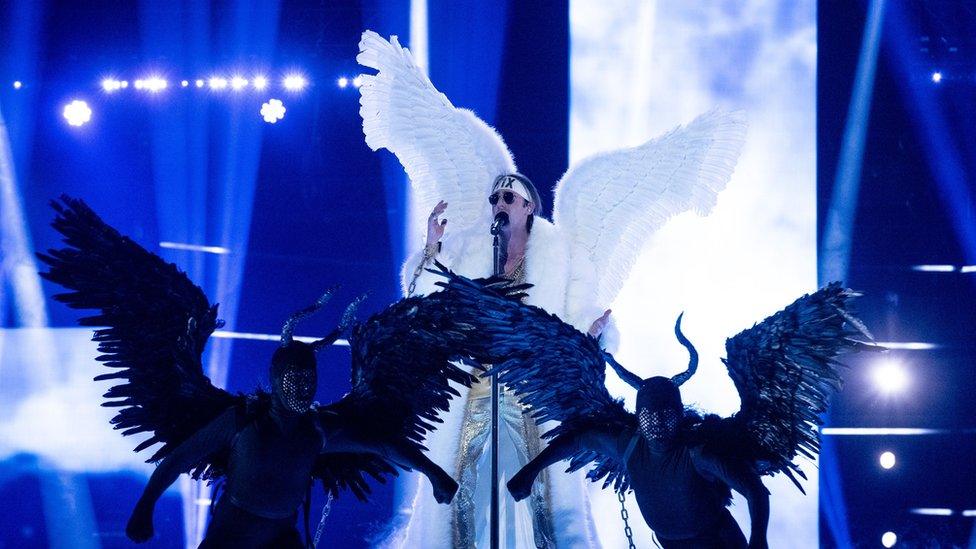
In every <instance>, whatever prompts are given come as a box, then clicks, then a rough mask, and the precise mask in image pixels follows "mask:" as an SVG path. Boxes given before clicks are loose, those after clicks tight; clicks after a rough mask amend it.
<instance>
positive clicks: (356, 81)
mask: <svg viewBox="0 0 976 549" xmlns="http://www.w3.org/2000/svg"><path fill="white" fill-rule="evenodd" d="M352 85H353V87H354V88H358V87H359V86H362V85H363V77H362V76H361V75H360V76H357V77H356V78H353V79H352Z"/></svg>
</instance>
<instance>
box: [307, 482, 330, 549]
mask: <svg viewBox="0 0 976 549" xmlns="http://www.w3.org/2000/svg"><path fill="white" fill-rule="evenodd" d="M331 512H332V492H329V499H327V500H325V505H323V506H322V518H320V519H319V525H318V527H317V528H316V529H315V540H314V541H312V547H318V546H319V539H321V538H322V532H323V531H324V530H325V519H326V518H328V517H329V513H331Z"/></svg>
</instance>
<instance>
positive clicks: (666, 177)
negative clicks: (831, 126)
mask: <svg viewBox="0 0 976 549" xmlns="http://www.w3.org/2000/svg"><path fill="white" fill-rule="evenodd" d="M745 131H746V122H745V117H744V115H743V114H742V113H741V112H735V113H726V112H721V111H717V110H713V111H710V112H708V113H705V114H703V115H701V116H699V117H698V118H696V119H695V120H694V121H693V122H692V123H691V124H688V125H687V126H685V127H683V128H682V127H678V128H675V129H673V130H671V131H670V132H668V133H666V134H664V135H662V136H660V137H658V138H656V139H652V140H650V141H648V142H646V143H644V144H642V145H639V146H637V147H634V148H630V149H620V150H617V151H612V152H609V153H604V154H598V155H594V156H591V157H589V158H587V159H585V160H583V161H582V162H580V163H579V164H577V165H576V166H574V167H573V168H572V169H570V170H569V171H568V172H566V174H565V175H564V176H563V177H562V179H560V181H559V183H558V184H557V185H556V191H555V205H554V208H553V220H554V222H555V223H556V225H557V226H558V227H559V228H560V229H561V230H563V231H566V233H567V234H568V235H569V236H570V242H571V244H572V254H573V258H572V261H573V263H574V264H576V263H577V262H579V261H587V262H588V263H589V265H590V266H591V268H592V269H593V270H594V271H595V277H596V280H595V281H594V280H590V281H589V283H590V284H593V283H595V284H596V289H597V295H596V298H597V301H595V303H598V304H600V306H603V307H606V306H609V305H610V303H611V302H612V301H613V300H614V298H616V296H617V293H618V292H619V291H620V288H621V287H622V286H623V284H624V282H625V281H626V280H627V276H628V275H629V274H630V270H631V268H632V267H633V266H634V262H635V261H636V260H637V256H638V254H639V253H640V250H641V248H642V246H643V245H644V243H645V242H647V239H648V237H650V235H651V233H653V232H654V231H656V230H657V229H658V228H660V227H661V226H662V225H663V224H664V223H665V221H667V220H668V219H670V218H671V217H672V216H674V215H676V214H679V213H681V212H684V211H687V210H694V211H696V212H697V213H699V214H700V215H704V214H707V213H708V212H709V211H710V210H711V208H712V207H713V206H714V205H715V202H716V200H717V195H718V193H719V191H721V190H722V189H724V188H725V185H726V184H727V183H728V181H729V178H730V177H731V175H732V170H733V169H734V168H735V163H736V161H737V160H738V157H739V152H740V151H741V149H742V145H743V143H744V142H745ZM581 267H582V266H581ZM592 291H593V288H592V287H590V288H589V292H592Z"/></svg>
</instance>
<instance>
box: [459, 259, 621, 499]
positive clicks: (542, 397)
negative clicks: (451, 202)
mask: <svg viewBox="0 0 976 549" xmlns="http://www.w3.org/2000/svg"><path fill="white" fill-rule="evenodd" d="M447 276H448V277H449V279H450V282H449V284H447V289H446V293H447V294H448V295H450V296H451V298H452V300H453V301H455V302H457V303H458V310H459V311H460V312H462V313H463V314H469V315H470V316H469V317H468V318H465V321H466V322H468V323H470V324H473V325H475V326H476V327H477V331H478V334H479V336H480V342H481V344H482V347H481V348H480V349H478V352H479V355H478V359H479V360H482V361H484V362H486V363H489V364H492V365H493V366H492V367H491V369H490V370H489V373H493V374H497V375H498V380H499V381H500V382H501V383H502V384H504V386H505V387H507V388H508V389H510V390H512V391H514V392H515V393H516V395H518V397H519V399H520V400H521V402H522V403H523V404H524V405H526V406H528V407H529V408H530V410H531V412H530V413H531V415H532V417H533V418H534V419H535V420H536V421H537V422H539V423H543V422H546V421H558V422H559V424H558V425H557V426H556V427H554V428H552V429H550V430H549V431H547V432H546V433H545V434H544V435H543V436H544V437H545V438H550V439H551V438H554V437H557V436H560V435H563V434H566V435H575V434H579V433H583V432H586V431H589V430H597V431H600V432H603V433H614V434H616V433H619V432H620V431H621V430H623V429H630V430H633V429H635V428H636V420H635V418H634V415H633V414H631V413H629V412H627V411H626V410H625V409H624V406H623V402H622V401H621V400H618V399H615V398H613V397H612V396H610V393H609V392H608V391H607V389H606V386H605V381H606V362H605V355H604V351H603V350H602V349H600V345H599V342H598V341H597V340H596V339H594V338H592V337H590V336H588V335H586V334H584V333H582V332H580V331H579V330H577V329H576V328H573V327H572V326H571V325H569V324H567V323H566V322H563V321H562V320H560V319H559V317H557V316H556V315H553V314H550V313H548V312H546V311H545V310H543V309H540V308H539V307H534V306H531V305H525V304H523V303H522V302H521V299H522V297H524V295H525V294H524V292H525V290H527V289H528V288H529V287H530V286H528V285H520V286H510V285H508V284H507V281H504V280H500V279H489V280H479V281H472V280H468V279H465V278H463V277H459V276H456V275H451V274H448V275H447ZM591 462H596V464H595V466H594V467H593V468H592V469H591V470H590V471H589V472H588V474H587V476H588V477H589V478H590V479H591V480H593V481H594V482H596V481H598V480H600V479H605V480H604V484H603V487H604V488H606V487H607V486H609V485H611V484H612V485H613V486H614V488H615V489H617V490H626V489H627V479H626V474H625V468H624V464H623V463H620V462H619V461H617V460H616V459H615V458H614V457H613V456H608V455H604V454H602V453H597V452H593V451H581V452H580V453H578V454H576V455H575V456H573V457H572V458H571V460H570V467H569V470H570V471H575V470H577V469H580V468H582V467H584V466H586V465H587V464H589V463H591Z"/></svg>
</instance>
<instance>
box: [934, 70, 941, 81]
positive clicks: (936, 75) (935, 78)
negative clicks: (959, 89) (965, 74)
mask: <svg viewBox="0 0 976 549" xmlns="http://www.w3.org/2000/svg"><path fill="white" fill-rule="evenodd" d="M932 81H933V82H935V83H936V84H938V83H939V82H942V73H941V72H939V71H936V72H933V73H932Z"/></svg>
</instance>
